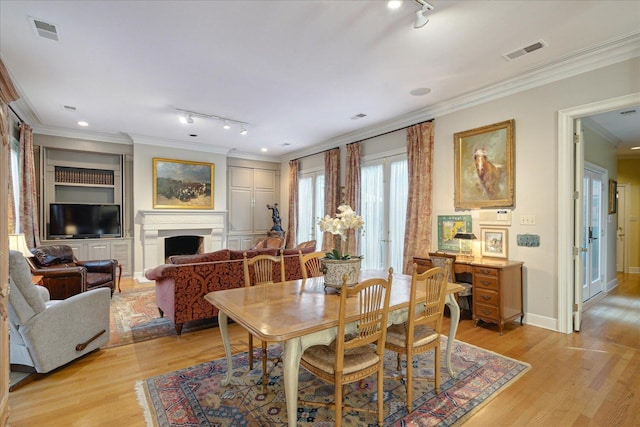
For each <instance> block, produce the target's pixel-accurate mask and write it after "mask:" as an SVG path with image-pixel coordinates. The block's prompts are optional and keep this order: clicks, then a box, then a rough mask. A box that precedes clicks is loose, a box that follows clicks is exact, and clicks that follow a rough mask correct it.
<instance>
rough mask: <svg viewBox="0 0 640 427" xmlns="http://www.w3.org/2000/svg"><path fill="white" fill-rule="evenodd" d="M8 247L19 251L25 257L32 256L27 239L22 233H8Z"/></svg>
mask: <svg viewBox="0 0 640 427" xmlns="http://www.w3.org/2000/svg"><path fill="white" fill-rule="evenodd" d="M9 249H11V250H14V251H18V252H21V253H22V255H24V256H25V257H32V256H33V254H32V253H31V251H30V250H29V247H28V246H27V239H26V238H25V237H24V233H19V234H9Z"/></svg>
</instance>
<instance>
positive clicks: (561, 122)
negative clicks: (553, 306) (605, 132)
mask: <svg viewBox="0 0 640 427" xmlns="http://www.w3.org/2000/svg"><path fill="white" fill-rule="evenodd" d="M639 103H640V93H634V94H631V95H625V96H621V97H618V98H612V99H608V100H604V101H598V102H594V103H591V104H586V105H581V106H577V107H573V108H568V109H565V110H560V111H559V112H558V248H557V249H558V266H557V277H558V331H559V332H563V333H567V334H570V333H573V330H574V322H573V320H574V315H575V314H576V312H577V313H578V316H579V312H580V310H579V309H578V310H577V311H576V310H574V285H575V283H576V281H575V276H576V271H575V269H574V265H575V260H576V259H577V257H578V256H579V253H580V248H579V247H575V246H574V243H573V242H574V227H575V215H576V210H575V208H574V199H573V196H574V190H573V188H574V185H573V183H574V178H575V175H576V168H575V164H574V161H575V157H574V133H575V132H574V131H575V129H574V121H575V120H576V119H579V118H581V117H587V116H589V115H594V114H597V113H603V112H607V111H614V110H618V109H622V108H628V107H631V106H634V105H637V104H639Z"/></svg>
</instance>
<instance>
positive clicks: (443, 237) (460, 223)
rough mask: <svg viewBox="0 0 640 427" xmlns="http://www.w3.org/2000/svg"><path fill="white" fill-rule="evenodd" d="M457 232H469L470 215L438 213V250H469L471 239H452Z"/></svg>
mask: <svg viewBox="0 0 640 427" xmlns="http://www.w3.org/2000/svg"><path fill="white" fill-rule="evenodd" d="M457 233H471V215H438V250H439V251H455V252H458V251H465V252H470V251H471V241H469V240H466V241H462V242H460V241H459V239H454V238H453V236H455V235H456V234H457ZM461 245H462V246H461Z"/></svg>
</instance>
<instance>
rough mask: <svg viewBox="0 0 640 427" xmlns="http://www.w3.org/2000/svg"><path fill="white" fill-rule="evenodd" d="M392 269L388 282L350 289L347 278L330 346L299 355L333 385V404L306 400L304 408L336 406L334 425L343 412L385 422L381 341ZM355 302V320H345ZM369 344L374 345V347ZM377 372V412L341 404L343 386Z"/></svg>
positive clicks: (378, 280) (338, 423) (372, 281)
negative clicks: (350, 303) (349, 304)
mask: <svg viewBox="0 0 640 427" xmlns="http://www.w3.org/2000/svg"><path fill="white" fill-rule="evenodd" d="M392 274H393V269H391V268H390V269H389V277H388V279H381V278H376V279H368V280H365V281H363V282H360V283H358V284H357V285H355V286H353V287H348V286H346V276H345V278H344V279H343V286H342V288H341V293H340V309H339V314H338V331H337V335H336V339H335V341H334V342H332V343H331V344H329V345H315V346H312V347H309V348H308V349H306V350H305V351H304V353H303V354H302V358H301V359H300V365H302V366H303V367H304V368H305V369H307V370H308V371H309V372H311V373H312V374H314V375H316V376H317V377H319V378H321V379H322V380H324V381H326V382H328V383H332V384H334V387H335V390H334V394H335V402H334V404H331V403H326V404H325V403H319V402H309V401H305V402H304V403H305V404H307V405H313V406H329V407H335V411H336V414H335V421H336V424H335V425H336V426H337V427H340V426H341V425H342V414H343V409H349V410H355V411H361V412H362V411H364V412H373V413H377V414H378V425H380V426H382V423H383V419H384V410H383V403H384V398H383V396H384V391H383V383H384V376H383V371H384V342H385V336H386V329H387V328H386V325H387V318H388V313H389V297H390V294H391V280H392ZM348 299H349V300H351V301H358V318H357V320H356V321H355V325H354V323H353V320H351V319H350V320H349V321H347V320H346V306H347V300H348ZM372 344H375V346H373V345H372ZM376 373H377V382H378V384H377V385H378V387H377V391H378V398H377V409H376V410H372V409H369V408H360V407H358V408H355V407H349V406H346V405H344V399H343V386H344V385H346V384H350V383H354V382H357V381H360V380H362V379H364V378H367V377H369V376H370V375H373V374H376Z"/></svg>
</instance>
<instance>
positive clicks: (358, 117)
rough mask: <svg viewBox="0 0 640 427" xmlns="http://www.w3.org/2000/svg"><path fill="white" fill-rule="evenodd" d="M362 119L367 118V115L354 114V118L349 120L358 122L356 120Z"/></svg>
mask: <svg viewBox="0 0 640 427" xmlns="http://www.w3.org/2000/svg"><path fill="white" fill-rule="evenodd" d="M363 117H367V115H366V114H364V113H360V114H356V115H355V116H353V117H351V120H358V119H361V118H363Z"/></svg>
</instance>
